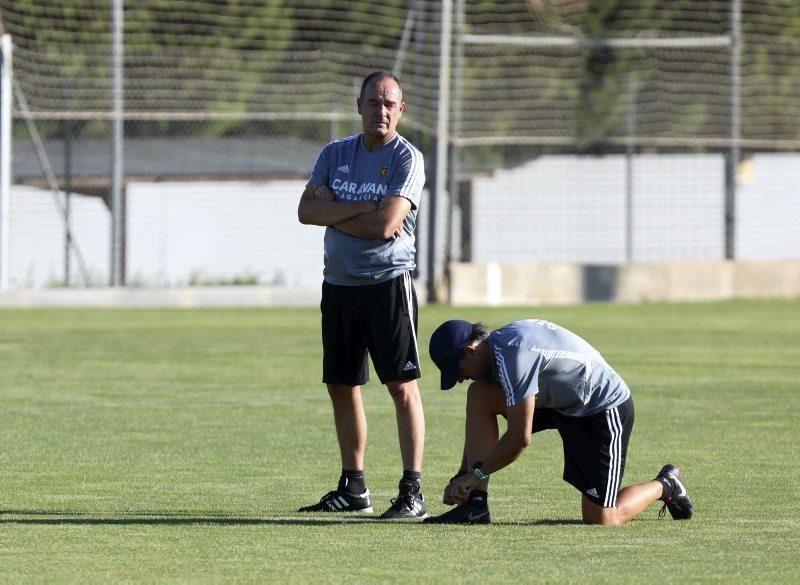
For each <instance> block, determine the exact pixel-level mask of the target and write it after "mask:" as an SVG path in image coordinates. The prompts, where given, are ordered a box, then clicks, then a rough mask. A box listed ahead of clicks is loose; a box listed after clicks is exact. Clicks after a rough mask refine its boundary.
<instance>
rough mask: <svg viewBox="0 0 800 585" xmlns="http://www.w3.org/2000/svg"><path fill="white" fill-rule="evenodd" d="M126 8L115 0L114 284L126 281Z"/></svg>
mask: <svg viewBox="0 0 800 585" xmlns="http://www.w3.org/2000/svg"><path fill="white" fill-rule="evenodd" d="M123 11H124V7H123V0H113V17H112V19H111V21H112V22H111V33H112V34H111V36H112V44H113V48H112V63H111V78H112V86H111V96H112V97H111V99H112V111H113V119H112V142H111V283H110V284H111V286H122V285H123V275H122V261H123V258H122V257H123V242H122V239H123V225H124V222H123V219H124V216H123V203H122V181H123V177H124V174H123V173H124V171H123V160H124V159H123V150H122V148H123V140H124V134H123V130H124V129H123V115H122V112H123V109H122V108H123V104H122V99H123V93H122V91H123V90H122V75H123V45H122V42H123V30H124V29H123V26H124V14H123Z"/></svg>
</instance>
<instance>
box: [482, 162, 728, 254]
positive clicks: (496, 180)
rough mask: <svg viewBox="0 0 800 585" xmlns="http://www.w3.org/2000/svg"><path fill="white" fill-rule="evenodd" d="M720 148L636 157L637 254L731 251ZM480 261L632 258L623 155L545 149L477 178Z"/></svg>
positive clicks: (634, 221) (634, 225)
mask: <svg viewBox="0 0 800 585" xmlns="http://www.w3.org/2000/svg"><path fill="white" fill-rule="evenodd" d="M724 179H725V178H724V165H723V159H722V157H721V156H719V155H641V156H636V157H634V162H633V184H632V187H633V196H632V225H631V228H632V235H633V260H634V261H654V260H710V259H719V258H722V256H723V254H724V231H723V215H724V197H725V189H724V185H725V182H724ZM472 221H473V232H472V241H473V257H472V260H473V261H475V262H578V263H608V262H622V261H625V260H626V258H625V254H626V233H627V226H626V160H625V157H624V156H604V157H575V156H544V157H541V158H539V159H537V160H535V161H532V162H530V163H528V164H527V165H524V166H521V167H518V168H515V169H510V170H502V169H501V170H498V171H496V172H494V173H493V174H492V176H490V177H485V178H479V179H476V180H475V181H474V183H473V220H472Z"/></svg>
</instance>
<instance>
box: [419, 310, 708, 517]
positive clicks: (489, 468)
mask: <svg viewBox="0 0 800 585" xmlns="http://www.w3.org/2000/svg"><path fill="white" fill-rule="evenodd" d="M429 349H430V354H431V358H432V359H433V361H434V363H435V364H436V365H437V366H438V368H439V370H441V388H442V390H449V389H450V388H452V387H453V386H455V384H456V382H463V381H464V380H467V379H469V380H473V382H472V383H471V384H470V386H469V390H468V392H467V420H466V441H465V444H464V453H463V457H462V461H461V468H460V470H459V473H458V474H457V475H456V476H455V477H453V479H452V480H451V481H450V483H449V484H448V486H447V487H446V488H445V491H444V498H443V500H444V503H445V504H448V505H453V504H457V507H455V508H453V509H452V510H450V511H448V512H446V513H444V514H442V515H441V516H434V517H429V518H427V519H426V520H425V522H427V523H432V524H487V523H489V522H490V515H489V506H488V493H487V490H488V486H489V476H490V475H491V474H493V473H495V472H497V471H499V470H501V469H503V468H504V467H506V466H507V465H509V464H511V463H512V462H513V461H514V460H516V459H517V457H519V456H520V455H521V454H522V452H523V451H524V450H525V448H526V447H527V446H528V445H529V444H530V442H531V435H532V433H536V432H539V431H543V430H547V429H556V430H558V432H559V434H560V435H561V440H562V442H563V444H564V480H565V481H567V482H568V483H570V484H572V485H573V486H574V487H575V488H577V489H578V490H579V491H580V492H581V509H582V513H583V521H584V522H586V523H588V524H602V525H605V526H614V525H619V524H624V523H625V522H629V521H631V520H633V519H634V518H635V517H636V516H638V515H639V513H641V512H642V511H643V510H644V509H645V508H647V507H648V506H650V504H652V503H653V502H655V501H657V500H661V501H663V502H664V504H665V507H666V509H667V510H669V512H670V514H671V515H672V517H673V518H674V519H676V520H686V519H689V518H691V517H692V508H693V504H692V500H691V499H690V498H689V496H688V494H687V493H686V488H685V487H684V485H683V482H682V479H681V472H680V470H679V469H678V468H677V467H676V466H675V465H672V464H668V465H665V466H664V467H663V468H662V469H661V471H660V472H659V473H658V475H657V476H656V478H655V479H654V480H652V481H648V482H645V483H640V484H636V485H630V486H628V487H625V488H622V489H620V486H621V482H622V475H623V472H624V471H625V457H626V454H627V450H628V439H629V438H630V435H631V430H632V429H633V399H632V398H631V392H630V390H629V389H628V386H627V385H626V384H625V382H624V381H623V380H622V378H621V377H620V376H619V375H618V374H617V373H616V372H615V371H614V369H613V368H612V367H611V366H609V365H608V363H606V361H605V360H604V359H603V357H602V356H601V355H600V353H599V352H598V351H597V350H596V349H594V348H593V347H592V346H591V345H589V343H587V342H586V341H585V340H583V339H582V338H581V337H579V336H578V335H576V334H574V333H572V332H571V331H568V330H567V329H564V328H563V327H560V326H558V325H556V324H554V323H550V322H548V321H543V320H541V319H524V320H521V321H515V322H513V323H509V324H508V325H505V326H504V327H501V328H499V329H496V330H495V331H492V332H489V330H488V329H487V327H486V326H485V325H484V324H482V323H469V322H468V321H461V320H452V321H447V322H445V323H443V324H442V325H440V326H439V327H438V328H437V329H436V331H435V332H434V333H433V335H432V336H431V340H430V348H429ZM497 415H502V416H504V417H506V419H507V420H508V428H507V430H506V432H505V433H504V434H503V436H502V437H499V439H498V436H499V430H498V424H497ZM663 512H664V509H663V508H662V513H663Z"/></svg>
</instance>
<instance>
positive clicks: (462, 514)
mask: <svg viewBox="0 0 800 585" xmlns="http://www.w3.org/2000/svg"><path fill="white" fill-rule="evenodd" d="M423 522H424V523H425V524H491V522H492V515H491V514H490V513H489V508H488V507H487V508H476V507H474V506H471V505H470V503H469V502H467V503H466V504H461V505H460V506H456V507H455V508H453V509H452V510H450V511H448V512H445V513H444V514H442V515H440V516H431V517H430V518H425V520H423Z"/></svg>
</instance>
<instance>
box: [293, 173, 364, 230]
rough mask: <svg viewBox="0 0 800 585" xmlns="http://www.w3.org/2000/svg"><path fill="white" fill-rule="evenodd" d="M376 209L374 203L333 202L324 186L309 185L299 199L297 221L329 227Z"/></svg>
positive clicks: (331, 194) (328, 190)
mask: <svg viewBox="0 0 800 585" xmlns="http://www.w3.org/2000/svg"><path fill="white" fill-rule="evenodd" d="M377 209H378V204H377V203H375V202H374V201H354V202H343V201H334V200H333V193H331V190H330V189H328V187H327V186H326V185H315V184H313V183H309V184H308V185H306V188H305V190H304V191H303V195H302V196H301V197H300V204H299V205H298V206H297V219H298V220H300V223H302V224H306V225H323V226H329V225H335V224H337V223H341V222H343V221H346V220H348V219H351V218H354V217H357V216H359V215H362V214H365V213H371V212H375V211H376V210H377Z"/></svg>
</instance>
